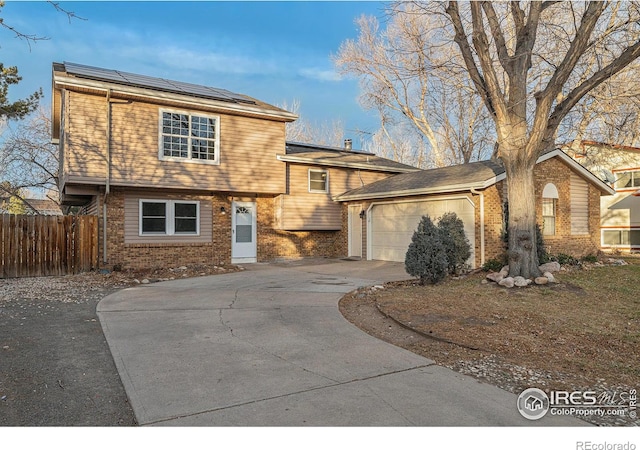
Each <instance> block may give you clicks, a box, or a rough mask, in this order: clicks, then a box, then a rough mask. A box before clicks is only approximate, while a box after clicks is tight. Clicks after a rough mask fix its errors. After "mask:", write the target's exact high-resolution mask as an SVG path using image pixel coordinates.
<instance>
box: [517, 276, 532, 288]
mask: <svg viewBox="0 0 640 450" xmlns="http://www.w3.org/2000/svg"><path fill="white" fill-rule="evenodd" d="M530 283H531V280H527V279H526V278H524V277H520V276H518V277H515V278H514V279H513V284H515V285H516V286H517V287H525V286H529V284H530Z"/></svg>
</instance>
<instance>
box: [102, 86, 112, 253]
mask: <svg viewBox="0 0 640 450" xmlns="http://www.w3.org/2000/svg"><path fill="white" fill-rule="evenodd" d="M106 138H107V147H106V153H107V154H106V162H107V167H106V173H105V187H104V197H103V199H102V262H103V263H104V264H106V263H107V198H108V196H109V193H110V190H111V185H110V182H111V89H107V130H106Z"/></svg>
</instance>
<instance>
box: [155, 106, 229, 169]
mask: <svg viewBox="0 0 640 450" xmlns="http://www.w3.org/2000/svg"><path fill="white" fill-rule="evenodd" d="M163 113H170V114H185V115H187V116H189V133H190V132H191V116H198V117H206V118H209V119H215V121H216V129H215V131H216V136H215V143H214V156H215V159H214V160H213V161H211V160H208V159H193V158H192V157H191V138H192V136H191V134H189V135H188V138H189V151H188V155H189V156H188V157H187V158H178V157H176V156H165V154H164V146H163V139H162V135H163V133H162V128H163V122H162V114H163ZM158 159H159V160H160V161H174V162H181V163H191V164H209V165H213V166H219V165H220V116H216V115H212V114H205V113H200V112H197V111H183V110H179V109H167V108H160V110H159V112H158Z"/></svg>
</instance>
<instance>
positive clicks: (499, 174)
mask: <svg viewBox="0 0 640 450" xmlns="http://www.w3.org/2000/svg"><path fill="white" fill-rule="evenodd" d="M554 157H559V158H561V159H562V160H563V161H564V162H565V163H567V165H569V166H570V167H572V168H573V169H574V170H575V171H576V172H578V173H579V174H580V175H581V176H582V177H583V178H585V179H586V180H587V181H589V182H591V183H592V184H594V185H596V187H598V189H600V191H602V192H604V193H607V194H613V193H614V191H613V189H612V188H611V187H610V186H609V185H607V184H606V183H604V182H603V181H602V180H600V179H599V178H598V177H596V176H595V175H594V174H592V173H591V172H590V171H588V170H587V169H585V168H584V167H583V166H582V165H580V164H579V163H578V162H576V161H575V160H574V159H572V158H570V157H569V156H568V155H567V154H566V153H564V152H563V151H562V150H559V149H555V150H551V151H547V152H544V153H543V154H542V155H541V156H540V157H539V158H538V161H537V163H541V162H542V161H546V160H547V159H550V158H554ZM505 178H506V173H505V169H504V167H503V166H502V164H500V163H499V162H497V161H492V160H487V161H478V162H472V163H467V164H459V165H456V166H449V167H442V168H438V169H429V170H422V171H420V172H414V173H407V174H401V175H395V176H392V177H389V178H385V179H384V180H380V181H376V182H374V183H371V184H368V185H366V186H363V187H361V188H358V189H353V190H351V191H348V192H345V193H344V194H342V195H339V196H337V197H336V198H335V200H338V201H347V200H365V199H376V198H389V197H402V196H410V195H422V194H437V193H445V192H460V191H470V190H475V189H478V190H481V189H486V188H488V187H489V186H491V185H493V184H495V183H497V182H498V181H501V180H504V179H505Z"/></svg>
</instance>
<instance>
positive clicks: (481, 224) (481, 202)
mask: <svg viewBox="0 0 640 450" xmlns="http://www.w3.org/2000/svg"><path fill="white" fill-rule="evenodd" d="M471 193H472V194H475V195H479V196H480V265H481V266H484V192H482V191H478V190H476V188H471Z"/></svg>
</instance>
